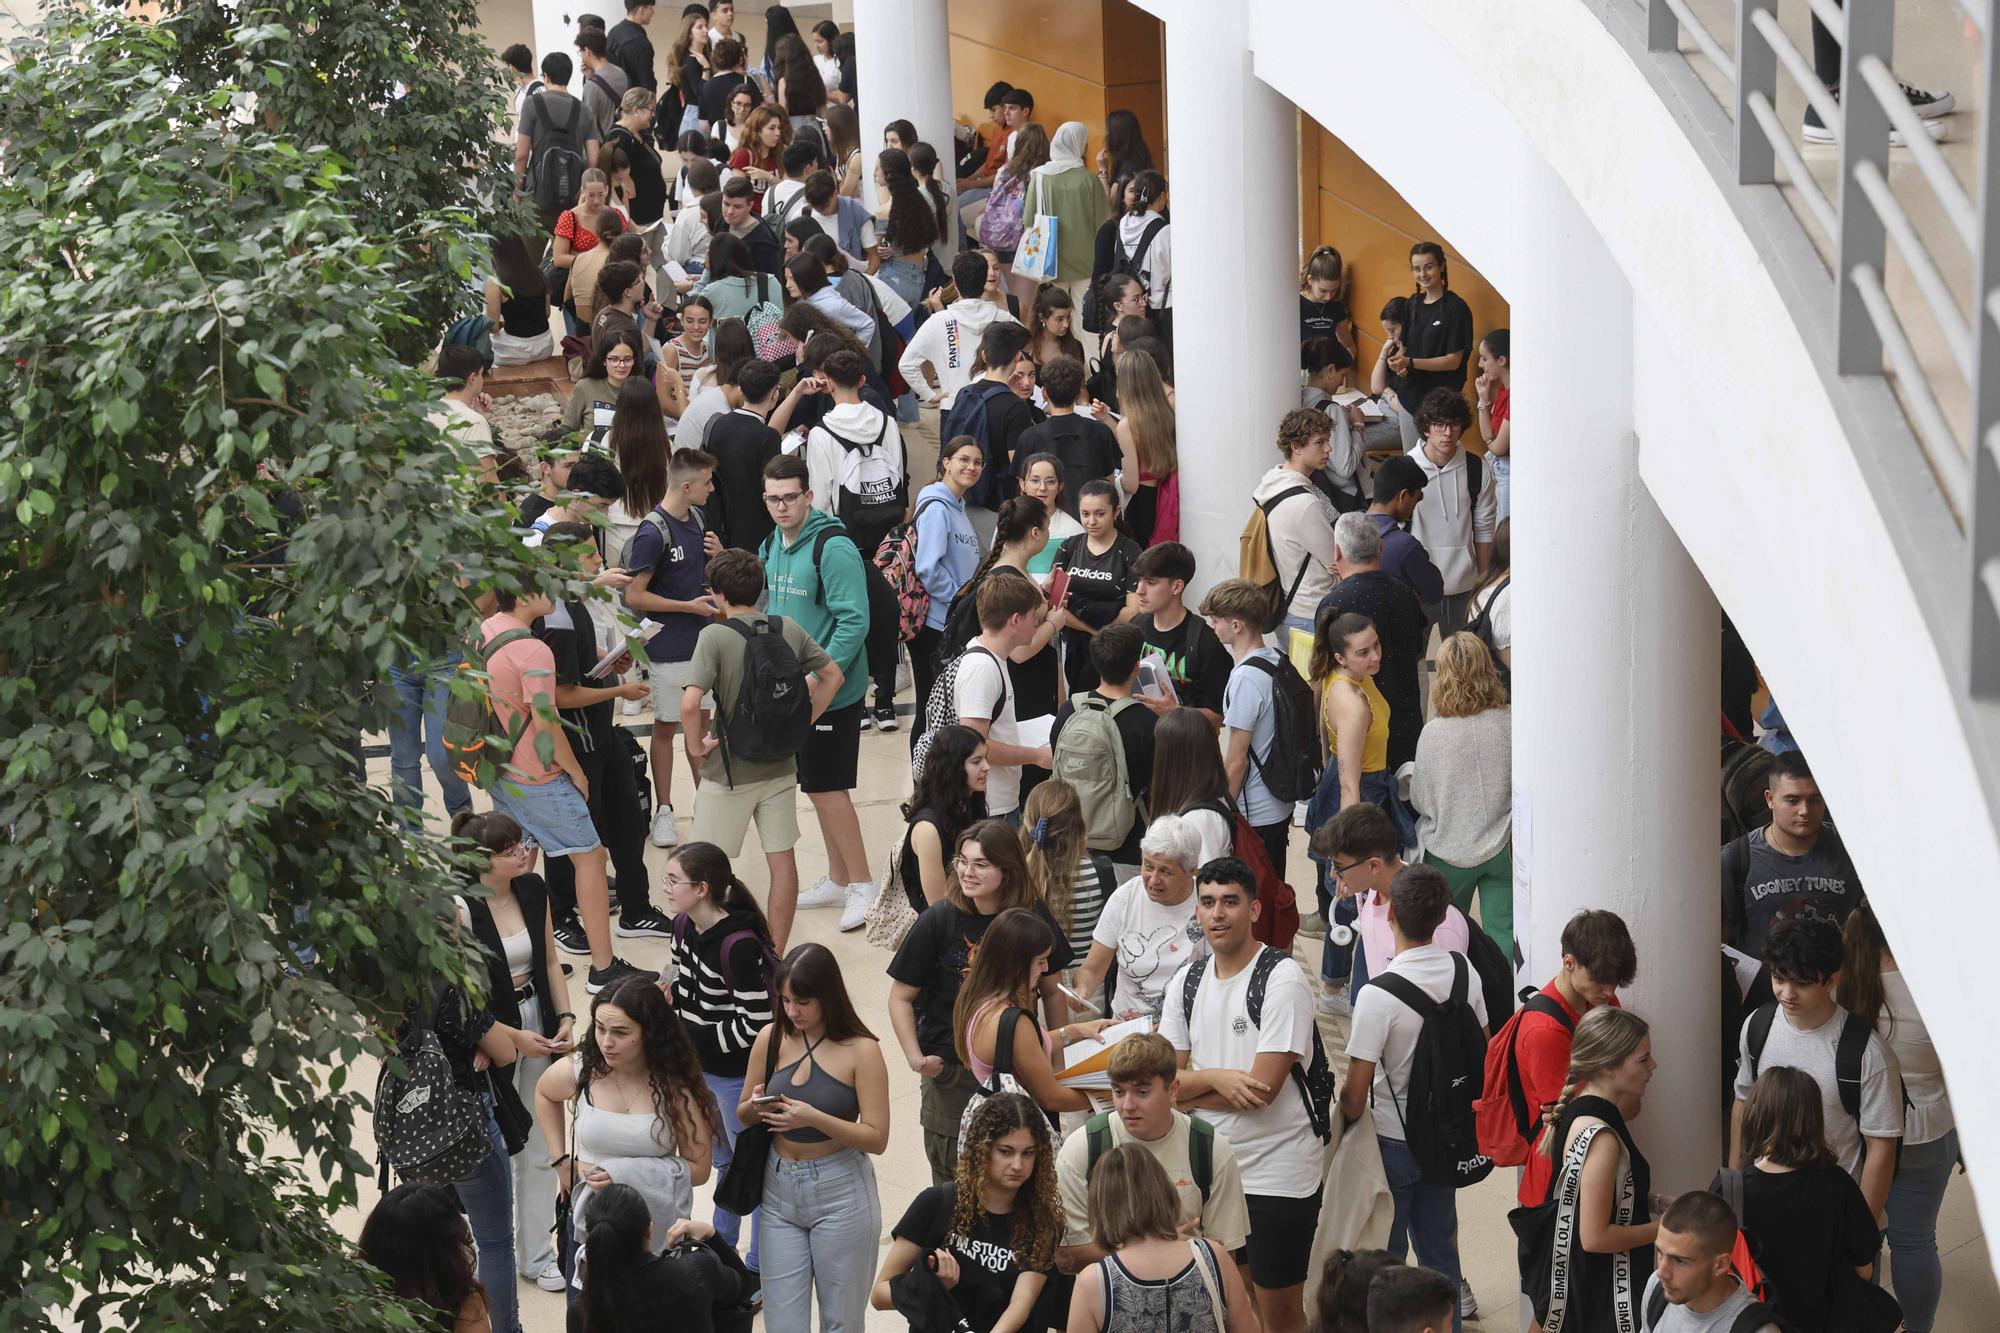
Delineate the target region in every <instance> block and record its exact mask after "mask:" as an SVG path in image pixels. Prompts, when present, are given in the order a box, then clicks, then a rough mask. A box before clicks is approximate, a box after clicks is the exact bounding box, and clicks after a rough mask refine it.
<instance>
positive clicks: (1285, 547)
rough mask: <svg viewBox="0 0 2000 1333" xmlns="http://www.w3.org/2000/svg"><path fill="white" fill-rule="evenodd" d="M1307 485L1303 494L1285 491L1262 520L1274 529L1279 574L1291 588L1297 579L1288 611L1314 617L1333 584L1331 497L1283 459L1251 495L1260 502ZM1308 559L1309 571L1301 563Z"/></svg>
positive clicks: (1332, 515)
mask: <svg viewBox="0 0 2000 1333" xmlns="http://www.w3.org/2000/svg"><path fill="white" fill-rule="evenodd" d="M1301 488H1303V490H1304V493H1305V498H1304V499H1300V498H1298V497H1297V496H1287V497H1286V498H1285V500H1284V502H1283V503H1281V504H1279V505H1278V506H1277V507H1275V508H1274V509H1272V510H1271V512H1270V514H1269V516H1268V517H1266V518H1265V520H1264V522H1265V524H1266V526H1267V528H1268V529H1269V531H1270V534H1271V551H1272V554H1273V555H1274V556H1275V557H1276V558H1277V565H1278V578H1279V580H1280V582H1282V583H1283V585H1284V586H1285V587H1287V588H1289V587H1291V586H1292V580H1294V579H1298V584H1299V586H1298V591H1296V592H1294V593H1293V594H1292V600H1291V602H1290V603H1289V604H1288V605H1287V607H1286V614H1288V615H1294V616H1303V617H1304V618H1305V619H1307V620H1311V619H1312V616H1313V611H1314V610H1315V609H1316V608H1317V607H1318V606H1319V600H1320V598H1322V597H1324V596H1326V594H1327V591H1328V589H1330V588H1332V587H1333V520H1334V519H1335V518H1337V517H1339V515H1337V514H1336V513H1335V512H1334V508H1333V502H1332V501H1330V500H1328V499H1327V498H1326V495H1325V494H1324V493H1323V492H1322V491H1321V490H1320V489H1319V487H1317V486H1315V485H1313V484H1312V481H1311V480H1310V479H1309V478H1307V477H1304V476H1302V475H1300V474H1299V473H1297V472H1294V471H1292V470H1291V469H1290V468H1288V467H1285V466H1283V465H1282V464H1281V465H1279V466H1277V467H1274V468H1272V469H1271V470H1270V471H1269V472H1266V473H1265V474H1264V476H1263V478H1262V479H1261V480H1260V481H1258V483H1257V489H1256V490H1254V491H1252V492H1251V493H1250V498H1251V499H1253V500H1255V501H1257V502H1258V503H1259V504H1262V503H1263V502H1264V501H1266V500H1268V499H1270V498H1271V497H1272V496H1274V495H1281V494H1283V493H1284V492H1286V491H1292V490H1300V489H1301ZM1301 561H1303V562H1304V563H1305V576H1304V577H1303V578H1300V576H1299V564H1300V562H1301Z"/></svg>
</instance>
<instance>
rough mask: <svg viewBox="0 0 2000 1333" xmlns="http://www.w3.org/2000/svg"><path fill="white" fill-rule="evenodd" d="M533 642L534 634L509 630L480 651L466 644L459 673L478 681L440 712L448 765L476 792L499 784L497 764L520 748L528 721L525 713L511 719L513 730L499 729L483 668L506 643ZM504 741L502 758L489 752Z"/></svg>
mask: <svg viewBox="0 0 2000 1333" xmlns="http://www.w3.org/2000/svg"><path fill="white" fill-rule="evenodd" d="M533 637H534V632H533V631H532V630H526V629H510V630H503V631H501V632H500V633H498V634H496V635H494V636H493V638H492V640H491V641H490V642H488V643H486V644H485V645H483V646H482V645H480V644H477V643H467V644H466V645H465V660H464V661H462V662H460V663H459V665H458V669H459V671H461V672H466V673H468V674H469V675H476V676H477V677H478V680H477V681H475V682H474V683H472V684H471V685H469V686H464V687H463V688H454V689H453V690H452V692H451V702H450V703H448V704H446V705H445V710H444V752H445V755H446V756H447V757H448V758H449V759H450V760H451V771H452V772H454V773H456V774H457V775H458V776H459V777H460V778H461V779H463V780H464V781H465V782H467V783H469V784H471V785H472V786H474V787H491V786H492V785H493V784H494V783H495V782H496V781H498V780H499V777H500V765H501V764H503V763H505V762H506V761H507V760H509V759H512V758H513V757H514V747H515V746H516V745H519V744H520V743H521V737H522V735H523V734H525V733H526V731H527V730H528V721H529V719H530V717H531V716H532V714H529V713H526V712H524V713H522V714H521V716H519V717H517V718H515V719H514V724H513V725H512V726H510V727H505V728H502V727H501V726H500V715H499V713H498V712H497V711H496V710H495V709H494V707H493V693H492V690H491V682H490V681H488V680H487V679H486V674H487V673H486V666H487V663H489V662H491V661H492V660H493V654H495V653H497V652H499V651H500V650H501V649H502V648H505V647H506V646H507V645H508V644H510V643H514V642H516V641H518V640H521V639H531V638H533ZM503 738H504V739H505V740H506V742H507V750H506V753H505V754H496V753H494V752H492V751H489V750H488V748H487V747H488V745H489V744H490V743H491V742H493V741H496V740H500V739H503Z"/></svg>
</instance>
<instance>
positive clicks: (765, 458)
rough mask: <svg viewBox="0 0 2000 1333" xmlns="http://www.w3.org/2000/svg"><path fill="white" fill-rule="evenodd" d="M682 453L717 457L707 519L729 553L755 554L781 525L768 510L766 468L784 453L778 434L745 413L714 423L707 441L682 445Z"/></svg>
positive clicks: (727, 414) (727, 415) (734, 412)
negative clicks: (690, 451)
mask: <svg viewBox="0 0 2000 1333" xmlns="http://www.w3.org/2000/svg"><path fill="white" fill-rule="evenodd" d="M681 447H683V448H688V449H693V448H700V449H705V450H707V452H709V453H710V454H712V455H714V457H715V498H714V499H712V500H710V501H709V502H708V514H709V518H710V519H711V520H712V521H713V523H714V525H715V531H716V534H717V535H718V536H720V537H721V538H722V544H723V546H724V547H725V548H727V547H735V548H736V549H738V550H744V551H755V550H757V549H758V548H759V547H761V546H762V545H763V544H764V539H765V538H766V537H768V536H770V535H771V532H772V530H773V529H774V528H776V527H777V526H778V525H777V524H776V523H775V522H773V521H772V519H771V511H770V510H768V509H766V508H765V507H764V464H766V463H768V462H770V461H771V460H772V459H774V458H776V457H777V456H778V454H779V452H780V451H781V449H782V447H783V441H782V440H780V439H779V437H778V432H776V431H774V430H772V429H771V428H770V427H769V426H767V425H765V424H764V419H763V418H762V417H760V416H758V415H757V414H756V413H754V412H748V411H744V410H743V409H741V408H737V409H734V410H732V411H728V412H725V413H723V414H722V415H721V416H719V417H715V418H713V419H712V420H711V421H710V422H709V425H708V440H707V443H706V444H704V443H702V442H701V441H700V440H684V441H682V442H681Z"/></svg>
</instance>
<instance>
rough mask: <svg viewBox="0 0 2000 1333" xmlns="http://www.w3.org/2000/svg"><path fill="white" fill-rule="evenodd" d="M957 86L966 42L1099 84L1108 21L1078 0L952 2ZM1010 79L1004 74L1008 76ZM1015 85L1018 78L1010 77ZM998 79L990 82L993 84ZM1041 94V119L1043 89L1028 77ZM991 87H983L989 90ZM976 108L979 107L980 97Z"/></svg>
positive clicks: (1029, 85)
mask: <svg viewBox="0 0 2000 1333" xmlns="http://www.w3.org/2000/svg"><path fill="white" fill-rule="evenodd" d="M949 21H950V26H951V37H952V53H951V60H952V84H953V85H954V87H956V85H957V83H958V48H959V46H960V44H961V43H970V44H972V45H975V46H983V47H987V48H989V49H991V50H994V51H1002V52H1007V53H1009V54H1012V55H1017V56H1019V57H1021V58H1022V59H1023V60H1024V61H1026V62H1027V63H1028V64H1030V65H1032V66H1034V67H1038V68H1040V69H1045V70H1054V71H1059V72H1061V73H1064V74H1072V75H1075V76H1076V77H1078V78H1080V79H1087V80H1090V81H1092V82H1095V83H1097V84H1100V85H1101V84H1103V82H1104V17H1103V10H1102V6H1101V5H1100V4H1098V3H1090V2H1088V0H1086V2H1084V3H1078V2H1077V0H1069V2H1068V3H1065V2H1064V0H1011V2H1010V3H1008V4H1004V5H1000V4H993V3H992V2H991V0H951V11H950V20H949ZM1003 77H1004V76H1003ZM1007 81H1008V82H1009V83H1013V82H1014V80H1012V79H1008V80H1007ZM991 82H992V80H991V79H989V80H987V83H991ZM1021 82H1022V83H1023V84H1025V85H1026V86H1027V88H1028V91H1030V92H1032V93H1033V94H1034V95H1035V108H1036V113H1037V115H1039V114H1040V111H1041V101H1042V90H1041V88H1040V86H1039V85H1037V84H1036V83H1035V82H1034V81H1033V80H1032V79H1026V78H1024V79H1022V80H1021ZM985 88H986V85H985V84H981V85H980V91H981V92H984V91H985ZM973 109H974V110H977V109H978V102H977V98H976V96H975V100H974V103H973Z"/></svg>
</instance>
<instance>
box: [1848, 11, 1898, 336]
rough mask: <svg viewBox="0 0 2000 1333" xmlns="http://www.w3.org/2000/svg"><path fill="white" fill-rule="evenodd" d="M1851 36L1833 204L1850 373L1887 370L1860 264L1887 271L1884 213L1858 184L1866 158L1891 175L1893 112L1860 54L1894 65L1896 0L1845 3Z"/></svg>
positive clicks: (1886, 174) (1885, 176) (1884, 174)
mask: <svg viewBox="0 0 2000 1333" xmlns="http://www.w3.org/2000/svg"><path fill="white" fill-rule="evenodd" d="M1846 19H1847V40H1846V41H1844V42H1843V43H1841V48H1840V180H1839V182H1838V186H1837V190H1836V195H1835V199H1834V207H1835V208H1837V209H1838V210H1839V212H1840V236H1839V238H1838V239H1837V241H1836V244H1835V247H1834V249H1835V263H1834V273H1835V275H1836V277H1837V278H1838V281H1839V288H1838V301H1837V305H1836V308H1835V313H1834V345H1835V348H1836V349H1837V350H1836V356H1837V364H1838V366H1839V369H1840V373H1841V374H1843V375H1880V374H1881V373H1882V335H1881V334H1880V333H1879V332H1877V331H1876V328H1875V322H1874V321H1873V320H1871V319H1870V318H1869V317H1868V309H1867V307H1866V306H1864V305H1863V304H1862V302H1861V293H1860V291H1859V290H1858V289H1857V288H1856V287H1855V285H1854V270H1855V269H1856V268H1857V267H1859V266H1860V265H1863V264H1866V265H1868V266H1869V267H1871V268H1873V269H1874V270H1875V271H1876V272H1877V273H1878V274H1879V273H1881V272H1882V271H1883V249H1884V246H1885V245H1886V243H1887V236H1886V234H1885V233H1884V230H1883V227H1882V219H1881V218H1880V217H1879V216H1877V214H1876V212H1875V209H1874V207H1873V205H1871V204H1870V203H1869V202H1868V197H1867V196H1866V195H1864V194H1863V193H1862V192H1861V187H1860V186H1859V185H1858V184H1856V183H1855V179H1854V174H1855V171H1856V170H1857V169H1858V168H1859V167H1860V165H1861V164H1862V163H1863V162H1872V163H1874V164H1875V167H1876V169H1877V170H1878V171H1880V172H1881V173H1882V175H1883V177H1884V178H1885V179H1886V178H1887V177H1888V174H1889V113H1888V112H1886V111H1884V110H1883V109H1882V104H1881V103H1880V102H1878V101H1876V100H1875V94H1874V93H1873V92H1871V91H1870V90H1869V88H1868V84H1867V82H1866V81H1865V80H1863V79H1862V77H1861V61H1862V58H1863V57H1865V56H1871V55H1872V56H1875V57H1877V58H1878V59H1880V60H1881V61H1882V63H1883V64H1885V65H1888V66H1889V67H1890V68H1891V69H1893V68H1895V61H1894V58H1893V50H1892V48H1893V47H1894V46H1895V39H1896V5H1895V0H1870V3H1868V4H1855V5H1848V6H1847V7H1846Z"/></svg>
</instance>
